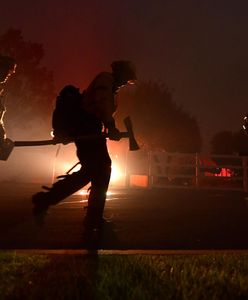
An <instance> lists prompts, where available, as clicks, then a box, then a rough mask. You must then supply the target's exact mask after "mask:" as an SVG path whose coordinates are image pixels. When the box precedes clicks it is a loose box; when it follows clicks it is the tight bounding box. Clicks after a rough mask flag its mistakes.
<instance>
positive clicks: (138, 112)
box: [117, 82, 202, 152]
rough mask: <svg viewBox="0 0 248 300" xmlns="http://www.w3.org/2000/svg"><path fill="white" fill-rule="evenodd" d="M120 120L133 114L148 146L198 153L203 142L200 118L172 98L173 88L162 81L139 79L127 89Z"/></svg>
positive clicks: (118, 115)
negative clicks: (171, 90)
mask: <svg viewBox="0 0 248 300" xmlns="http://www.w3.org/2000/svg"><path fill="white" fill-rule="evenodd" d="M121 97H122V98H123V99H122V101H121V102H120V103H118V104H119V111H118V113H117V120H118V121H119V122H120V120H122V119H123V117H125V116H126V115H130V116H131V118H132V120H133V123H134V127H135V134H136V136H137V138H138V140H139V142H140V143H141V144H143V146H144V147H146V148H147V149H158V148H159V149H164V150H166V151H169V152H198V151H200V149H201V145H202V141H201V135H200V130H199V127H198V124H197V121H196V119H195V118H194V117H192V116H191V115H190V114H189V113H188V112H186V111H185V110H184V109H183V108H182V107H180V106H178V105H177V104H176V103H175V102H173V100H172V94H171V92H170V90H169V89H168V88H167V87H166V86H164V85H162V84H161V83H158V82H139V83H138V84H137V85H136V86H134V88H133V89H132V90H131V91H130V92H128V91H127V90H125V89H124V91H123V92H122V95H121Z"/></svg>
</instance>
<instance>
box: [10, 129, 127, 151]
mask: <svg viewBox="0 0 248 300" xmlns="http://www.w3.org/2000/svg"><path fill="white" fill-rule="evenodd" d="M120 136H121V138H128V137H129V134H128V132H120ZM103 137H105V138H108V134H106V133H103V134H100V135H99V134H90V135H83V136H79V137H77V138H76V139H78V140H91V139H99V138H103ZM74 140H75V139H74ZM74 140H72V141H70V142H69V143H73V142H74ZM60 143H63V142H62V141H59V140H54V139H51V140H38V141H15V142H14V146H15V147H28V146H45V145H56V144H60ZM69 143H68V144H69Z"/></svg>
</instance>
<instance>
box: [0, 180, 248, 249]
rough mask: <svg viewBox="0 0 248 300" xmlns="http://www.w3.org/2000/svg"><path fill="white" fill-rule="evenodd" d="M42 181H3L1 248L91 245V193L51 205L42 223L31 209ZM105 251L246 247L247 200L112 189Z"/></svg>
mask: <svg viewBox="0 0 248 300" xmlns="http://www.w3.org/2000/svg"><path fill="white" fill-rule="evenodd" d="M39 190H40V185H37V184H28V183H17V182H15V183H11V182H5V183H3V182H2V183H0V216H1V218H0V237H1V239H0V248H1V249H10V250H11V249H12V250H13V249H22V250H31V249H32V250H35V249H37V251H38V250H42V249H46V250H49V249H50V250H51V251H53V250H55V251H56V249H57V251H58V250H59V249H63V251H65V252H66V251H67V252H68V251H76V250H78V249H79V250H80V249H85V248H87V246H88V244H87V238H86V237H87V236H86V232H85V230H84V227H83V219H84V216H85V213H86V210H85V207H86V206H87V196H86V195H80V194H74V195H72V196H70V197H68V198H66V199H65V200H64V201H63V202H61V203H59V204H58V205H56V206H53V207H51V209H50V210H49V212H48V214H47V215H46V216H45V218H44V220H43V222H39V221H40V220H37V219H36V218H34V216H33V214H32V204H31V197H32V195H33V194H34V193H36V192H38V191H39ZM110 191H111V192H112V193H111V194H110V195H109V196H108V197H107V198H108V200H107V202H106V207H105V213H104V216H105V219H106V221H107V222H106V223H105V224H104V227H103V230H102V232H101V235H100V237H98V244H97V245H98V248H99V249H101V250H102V251H110V252H109V253H113V252H111V251H115V250H118V251H125V250H129V251H134V253H135V251H136V250H137V249H139V251H140V250H143V251H151V250H152V251H157V250H158V251H167V252H168V251H171V250H173V251H186V252H187V251H189V252H190V251H193V252H194V251H222V250H227V251H241V252H242V251H243V250H244V251H245V250H246V249H248V235H247V232H248V201H247V200H246V196H247V195H246V194H245V193H243V192H240V191H224V190H223V191H220V190H200V189H199V190H198V189H187V188H182V189H175V188H174V189H173V188H170V189H169V188H164V189H114V190H113V189H111V188H110ZM144 253H145V252H144Z"/></svg>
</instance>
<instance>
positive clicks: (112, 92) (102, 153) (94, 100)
mask: <svg viewBox="0 0 248 300" xmlns="http://www.w3.org/2000/svg"><path fill="white" fill-rule="evenodd" d="M111 68H112V72H101V73H99V74H98V75H97V76H96V77H95V78H94V80H93V81H92V82H91V83H90V85H89V86H88V88H87V89H86V90H85V91H84V92H83V93H82V94H81V105H80V107H78V104H77V110H76V111H74V113H75V115H74V120H71V121H70V122H69V123H70V126H69V130H68V132H69V134H68V132H67V130H66V129H65V127H64V128H63V126H61V130H60V126H57V124H56V122H57V121H56V120H57V119H58V120H59V119H60V118H59V117H58V116H57V117H56V114H54V115H53V127H54V136H55V139H56V138H58V139H59V140H61V139H64V141H65V143H66V141H68V140H71V139H73V140H74V143H75V145H76V149H77V156H78V159H79V161H80V163H81V169H80V170H79V171H77V172H74V173H72V174H70V175H66V176H64V178H62V179H60V180H58V181H57V182H55V183H54V184H53V186H52V187H51V188H50V189H49V190H48V191H46V192H39V193H37V194H35V195H34V196H33V199H32V202H33V204H34V207H33V208H34V209H33V212H34V214H36V215H39V214H44V213H45V212H46V211H47V210H48V208H49V206H50V205H55V204H57V203H58V202H60V201H61V200H63V199H64V198H66V197H67V196H69V195H71V194H73V193H75V192H76V191H78V190H79V189H81V188H82V187H84V186H85V185H87V184H88V183H91V187H90V193H89V198H88V208H87V213H86V216H85V219H84V224H85V226H86V227H87V228H100V227H101V225H102V222H103V211H104V206H105V200H106V193H107V190H108V185H109V180H110V175H111V159H110V156H109V153H108V149H107V144H106V138H104V137H101V138H97V139H92V140H91V139H89V140H88V141H87V142H85V141H83V140H80V139H77V138H76V137H77V136H80V135H87V134H99V135H100V134H101V133H102V131H103V130H104V131H105V132H107V133H108V136H109V138H110V139H111V140H119V139H120V135H119V133H120V132H119V130H118V129H117V128H116V125H115V120H114V118H113V114H114V112H115V111H116V109H117V105H116V95H117V94H118V91H119V90H120V88H121V87H123V86H125V85H127V84H131V83H133V82H134V81H135V80H136V73H135V67H134V65H133V64H132V63H131V62H130V61H123V60H121V61H114V62H113V63H112V64H111ZM61 93H62V94H63V95H66V96H68V97H69V99H70V97H71V99H75V98H74V97H73V95H74V96H75V97H76V98H77V99H80V95H79V91H78V89H77V88H75V87H73V86H70V85H69V86H66V87H65V88H64V89H63V90H62V91H61ZM61 93H60V96H61ZM58 101H60V99H57V102H58ZM76 102H77V101H76ZM77 103H78V102H77ZM67 111H68V115H70V114H72V115H73V113H72V111H73V110H71V109H67ZM62 119H63V117H62ZM72 124H73V126H72Z"/></svg>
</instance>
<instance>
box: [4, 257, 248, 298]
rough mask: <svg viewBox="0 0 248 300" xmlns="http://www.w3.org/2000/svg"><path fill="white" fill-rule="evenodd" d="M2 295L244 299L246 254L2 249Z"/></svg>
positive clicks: (247, 293)
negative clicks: (22, 251) (34, 252)
mask: <svg viewBox="0 0 248 300" xmlns="http://www.w3.org/2000/svg"><path fill="white" fill-rule="evenodd" d="M0 299H1V300H2V299H22V300H23V299H42V300H45V299H56V300H59V299H68V300H69V299H70V300H71V299H73V300H76V299H97V300H98V299H99V300H100V299H101V300H104V299H109V300H113V299H118V300H121V299H128V300H132V299H133V300H140V299H152V300H156V299H161V300H166V299H173V300H174V299H190V300H194V299H201V300H204V299H208V300H209V299H211V300H214V299H216V300H217V299H218V300H219V299H225V300H228V299H230V300H233V299H248V255H241V254H237V255H232V254H226V255H223V254H216V255H98V256H97V255H93V254H92V255H30V254H29V255H28V254H16V253H14V252H0Z"/></svg>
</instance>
